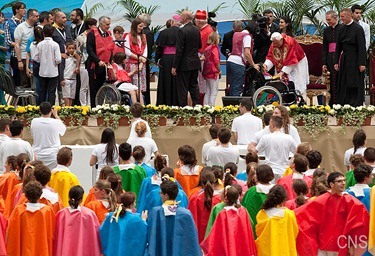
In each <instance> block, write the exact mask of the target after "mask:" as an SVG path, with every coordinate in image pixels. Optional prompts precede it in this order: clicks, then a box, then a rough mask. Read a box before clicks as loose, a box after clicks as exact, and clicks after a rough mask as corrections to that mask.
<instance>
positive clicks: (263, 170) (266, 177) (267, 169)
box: [255, 164, 275, 184]
mask: <svg viewBox="0 0 375 256" xmlns="http://www.w3.org/2000/svg"><path fill="white" fill-rule="evenodd" d="M255 171H256V174H257V180H258V182H260V183H263V184H268V183H269V182H270V181H272V180H273V179H274V178H275V174H274V173H273V171H272V168H271V166H269V165H268V164H261V165H258V167H257V168H256V170H255Z"/></svg>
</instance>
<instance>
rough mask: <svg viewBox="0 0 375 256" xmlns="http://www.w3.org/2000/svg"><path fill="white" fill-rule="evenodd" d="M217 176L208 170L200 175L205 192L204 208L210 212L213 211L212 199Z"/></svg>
mask: <svg viewBox="0 0 375 256" xmlns="http://www.w3.org/2000/svg"><path fill="white" fill-rule="evenodd" d="M215 180H216V179H215V174H214V173H213V172H212V171H211V170H208V169H206V170H205V171H204V172H203V171H202V172H201V173H200V182H201V183H202V188H203V191H204V196H205V199H204V206H205V207H206V209H207V210H208V211H211V208H212V197H213V196H214V187H213V185H214V184H215Z"/></svg>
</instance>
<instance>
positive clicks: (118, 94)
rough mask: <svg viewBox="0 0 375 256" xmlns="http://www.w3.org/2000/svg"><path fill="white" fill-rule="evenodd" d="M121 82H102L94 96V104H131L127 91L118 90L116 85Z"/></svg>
mask: <svg viewBox="0 0 375 256" xmlns="http://www.w3.org/2000/svg"><path fill="white" fill-rule="evenodd" d="M120 84H121V83H119V84H117V85H114V84H111V83H108V82H106V83H105V84H103V86H102V87H100V89H99V90H98V92H97V93H96V96H95V104H96V105H104V104H109V105H113V104H118V105H128V106H131V105H132V100H131V98H130V95H129V94H128V93H127V92H124V91H120V90H119V89H117V88H118V86H120Z"/></svg>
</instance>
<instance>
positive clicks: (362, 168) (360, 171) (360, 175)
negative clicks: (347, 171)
mask: <svg viewBox="0 0 375 256" xmlns="http://www.w3.org/2000/svg"><path fill="white" fill-rule="evenodd" d="M353 174H354V179H355V180H356V181H357V183H363V182H364V181H365V179H366V178H369V177H370V175H371V174H372V167H371V166H369V165H367V164H359V165H358V166H357V167H355V168H354V170H353Z"/></svg>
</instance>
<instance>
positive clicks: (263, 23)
mask: <svg viewBox="0 0 375 256" xmlns="http://www.w3.org/2000/svg"><path fill="white" fill-rule="evenodd" d="M252 20H253V21H256V23H258V26H259V29H265V28H266V27H267V23H268V22H269V21H270V17H268V16H262V15H260V14H259V13H255V14H253V16H252Z"/></svg>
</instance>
